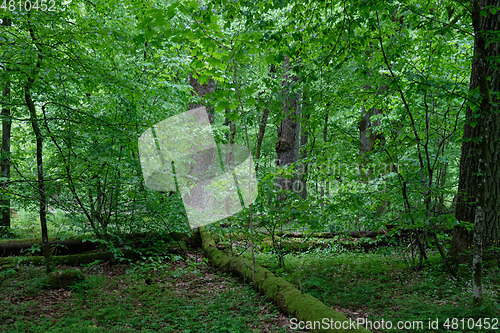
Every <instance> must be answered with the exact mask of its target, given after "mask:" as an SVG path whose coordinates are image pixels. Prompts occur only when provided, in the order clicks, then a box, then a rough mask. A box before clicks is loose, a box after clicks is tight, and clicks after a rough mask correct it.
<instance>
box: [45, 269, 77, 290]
mask: <svg viewBox="0 0 500 333" xmlns="http://www.w3.org/2000/svg"><path fill="white" fill-rule="evenodd" d="M81 281H83V275H82V273H81V272H80V271H78V270H74V269H66V270H63V271H55V272H51V273H49V274H47V279H46V284H47V286H48V287H49V288H51V289H61V288H68V287H70V286H72V285H74V284H75V283H77V282H81Z"/></svg>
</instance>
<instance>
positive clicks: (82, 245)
mask: <svg viewBox="0 0 500 333" xmlns="http://www.w3.org/2000/svg"><path fill="white" fill-rule="evenodd" d="M154 237H165V238H168V239H170V240H171V241H172V242H173V243H175V242H180V241H184V242H186V243H189V244H190V245H193V246H199V239H197V237H198V236H197V235H196V234H187V233H171V234H167V235H160V234H151V233H149V234H145V233H140V234H139V233H136V234H128V235H122V236H121V238H122V239H121V240H120V241H113V244H115V246H124V245H128V246H129V247H134V248H140V247H144V244H145V243H147V241H148V240H151V239H153V238H154ZM100 244H101V242H100V241H99V240H97V239H93V238H91V237H89V236H88V235H87V236H85V235H84V236H78V237H70V238H66V239H63V240H61V239H50V240H49V246H50V249H51V254H52V255H69V254H77V253H82V252H87V251H92V250H96V249H97V248H98V247H99V246H100ZM41 245H42V240H41V239H40V238H28V239H6V240H0V257H9V256H17V255H22V254H26V253H27V252H30V253H31V254H41V253H42V251H41ZM146 246H148V245H146ZM149 246H151V245H149Z"/></svg>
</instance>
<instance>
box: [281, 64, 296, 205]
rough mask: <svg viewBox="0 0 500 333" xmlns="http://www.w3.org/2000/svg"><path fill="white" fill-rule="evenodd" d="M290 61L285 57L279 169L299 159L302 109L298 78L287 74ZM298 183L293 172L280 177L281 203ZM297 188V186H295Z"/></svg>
mask: <svg viewBox="0 0 500 333" xmlns="http://www.w3.org/2000/svg"><path fill="white" fill-rule="evenodd" d="M289 62H290V60H289V59H288V57H285V62H284V64H283V67H284V69H285V74H284V78H283V83H282V87H283V95H284V98H283V103H282V105H281V123H280V126H279V128H278V141H277V142H276V145H275V149H276V154H277V156H276V165H277V167H278V169H283V168H285V167H287V166H290V165H291V164H293V163H295V162H297V161H298V159H299V146H300V140H299V139H300V119H299V115H300V107H299V96H298V94H297V93H295V92H292V90H293V84H294V83H295V82H296V81H297V77H292V78H290V76H289V74H287V73H286V72H287V70H288V69H289ZM296 181H297V175H296V174H295V172H293V173H292V174H291V175H290V176H283V175H278V177H277V187H278V190H280V191H283V192H282V193H281V194H280V195H279V196H278V200H279V201H284V200H285V199H286V197H287V195H286V193H287V192H290V191H293V189H294V185H295V183H296ZM295 186H296V185H295Z"/></svg>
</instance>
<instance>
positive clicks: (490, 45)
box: [450, 0, 500, 260]
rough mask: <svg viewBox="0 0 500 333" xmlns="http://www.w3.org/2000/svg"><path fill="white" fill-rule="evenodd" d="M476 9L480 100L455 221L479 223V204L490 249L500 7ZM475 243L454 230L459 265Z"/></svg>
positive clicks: (469, 126)
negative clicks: (459, 259) (477, 217)
mask: <svg viewBox="0 0 500 333" xmlns="http://www.w3.org/2000/svg"><path fill="white" fill-rule="evenodd" d="M471 5H472V8H471V12H472V24H473V28H474V59H473V61H472V70H471V79H470V84H469V89H470V91H471V95H472V96H474V95H476V96H477V91H478V90H479V97H478V98H477V97H476V96H474V98H472V101H471V102H470V103H469V104H468V106H467V111H466V124H465V125H464V143H463V145H462V156H461V160H460V178H459V186H458V200H457V206H456V211H455V216H456V218H457V219H458V220H459V221H461V222H469V223H474V219H475V215H476V208H477V207H478V205H479V206H481V208H483V209H484V210H483V212H482V213H483V214H484V227H483V228H482V229H483V232H484V233H483V235H484V239H483V243H484V249H485V250H487V249H488V248H490V247H493V246H494V244H498V242H499V241H500V170H498V169H499V168H500V165H499V163H500V112H499V111H500V105H499V102H500V98H499V97H498V95H499V93H500V73H499V71H498V67H499V65H500V64H499V60H498V59H499V56H500V54H499V52H500V41H499V40H498V37H497V36H496V35H495V34H498V31H499V30H500V14H499V12H495V14H492V12H491V11H490V10H489V9H488V8H493V7H495V6H499V5H500V3H499V1H498V0H481V1H479V0H472V1H471ZM481 12H484V13H486V15H482V14H481ZM481 170H483V171H484V175H482V176H480V175H481V173H480V171H481ZM483 185H484V186H483ZM481 187H482V188H481ZM478 195H479V196H478ZM472 242H473V235H472V233H471V232H469V231H466V230H465V228H464V227H455V230H454V234H453V239H452V244H451V248H450V256H451V257H452V258H453V259H455V260H457V259H458V258H459V256H460V255H461V254H463V252H464V251H465V250H466V249H468V248H469V247H470V246H471V245H472ZM496 255H497V257H498V252H497V254H496Z"/></svg>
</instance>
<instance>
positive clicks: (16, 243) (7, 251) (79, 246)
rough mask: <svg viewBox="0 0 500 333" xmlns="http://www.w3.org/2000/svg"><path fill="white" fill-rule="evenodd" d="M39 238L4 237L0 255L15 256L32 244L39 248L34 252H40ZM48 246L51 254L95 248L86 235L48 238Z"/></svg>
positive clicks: (0, 244)
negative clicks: (62, 238)
mask: <svg viewBox="0 0 500 333" xmlns="http://www.w3.org/2000/svg"><path fill="white" fill-rule="evenodd" d="M41 244H42V239H41V238H27V239H6V240H1V241H0V257H8V256H13V255H15V256H17V255H20V254H23V253H26V252H27V251H30V252H31V250H30V248H32V247H33V246H39V249H38V250H37V249H33V252H34V253H41ZM49 244H50V248H51V250H52V251H51V252H52V254H74V253H81V252H84V251H91V250H94V249H95V248H96V246H97V245H96V243H94V242H90V241H86V237H84V236H80V237H76V238H68V239H64V240H60V239H50V240H49Z"/></svg>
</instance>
